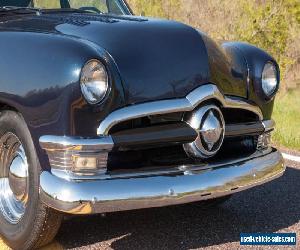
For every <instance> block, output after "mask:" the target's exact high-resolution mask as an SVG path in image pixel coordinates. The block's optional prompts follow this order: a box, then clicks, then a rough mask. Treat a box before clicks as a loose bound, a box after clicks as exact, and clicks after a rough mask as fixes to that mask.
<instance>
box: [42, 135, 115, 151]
mask: <svg viewBox="0 0 300 250" xmlns="http://www.w3.org/2000/svg"><path fill="white" fill-rule="evenodd" d="M40 145H41V147H42V148H43V149H45V150H46V151H86V152H88V151H111V149H112V148H113V146H114V142H113V140H112V138H111V136H102V137H100V136H99V137H97V138H83V137H69V136H55V135H45V136H41V138H40Z"/></svg>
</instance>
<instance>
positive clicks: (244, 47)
mask: <svg viewBox="0 0 300 250" xmlns="http://www.w3.org/2000/svg"><path fill="white" fill-rule="evenodd" d="M224 46H226V47H227V48H232V49H233V50H235V51H236V53H241V55H242V56H243V57H244V59H245V60H246V64H247V67H248V77H249V79H248V81H249V82H248V99H249V100H251V101H253V102H255V103H256V104H257V105H258V106H259V107H260V108H261V110H262V111H263V114H264V117H265V119H270V118H271V115H272V111H273V105H274V98H273V97H274V96H272V98H267V97H266V96H265V95H264V93H263V90H262V87H261V76H262V72H263V68H264V66H265V64H266V63H267V62H273V63H274V64H275V65H276V67H277V69H278V72H279V66H278V64H277V62H276V60H275V59H274V58H273V57H272V56H271V55H269V54H268V53H267V52H266V51H264V50H262V49H259V48H257V47H255V46H253V45H250V44H247V43H243V42H229V43H225V44H224Z"/></svg>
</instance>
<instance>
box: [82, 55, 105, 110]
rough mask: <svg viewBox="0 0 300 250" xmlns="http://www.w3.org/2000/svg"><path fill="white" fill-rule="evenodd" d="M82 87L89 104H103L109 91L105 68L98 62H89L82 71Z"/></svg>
mask: <svg viewBox="0 0 300 250" xmlns="http://www.w3.org/2000/svg"><path fill="white" fill-rule="evenodd" d="M80 85H81V91H82V94H83V96H84V98H85V99H86V101H87V102H88V103H90V104H97V103H99V102H101V101H102V100H103V98H104V97H105V95H106V94H107V92H108V90H109V83H108V75H107V71H106V69H105V66H104V65H103V64H102V63H101V62H100V61H98V60H91V61H89V62H87V63H86V64H85V66H84V67H83V68H82V71H81V77H80Z"/></svg>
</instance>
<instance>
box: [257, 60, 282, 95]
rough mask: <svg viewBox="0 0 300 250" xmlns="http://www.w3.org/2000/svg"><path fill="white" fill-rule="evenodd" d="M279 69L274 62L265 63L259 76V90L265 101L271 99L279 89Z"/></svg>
mask: <svg viewBox="0 0 300 250" xmlns="http://www.w3.org/2000/svg"><path fill="white" fill-rule="evenodd" d="M279 74H280V73H279V68H278V66H277V64H275V63H274V62H271V61H268V62H267V63H265V65H264V67H263V70H262V74H261V88H262V92H263V94H264V96H265V99H266V100H270V99H272V98H273V97H274V96H275V94H276V93H277V91H278V89H279V83H280V76H279Z"/></svg>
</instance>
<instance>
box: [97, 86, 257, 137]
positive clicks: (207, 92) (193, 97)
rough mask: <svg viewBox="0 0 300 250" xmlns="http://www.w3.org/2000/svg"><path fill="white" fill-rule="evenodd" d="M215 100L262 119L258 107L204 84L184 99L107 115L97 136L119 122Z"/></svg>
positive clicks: (183, 110) (131, 108) (136, 106)
mask: <svg viewBox="0 0 300 250" xmlns="http://www.w3.org/2000/svg"><path fill="white" fill-rule="evenodd" d="M210 99H215V100H218V101H219V102H220V103H221V104H222V106H223V107H227V108H238V109H245V110H249V111H251V112H253V113H256V114H257V115H258V117H259V119H260V120H262V119H263V115H262V111H261V110H260V108H259V107H258V106H255V105H252V104H250V103H248V102H246V101H245V100H242V99H238V98H232V97H225V96H224V95H223V94H222V93H221V92H220V90H219V89H218V87H217V86H216V85H214V84H206V85H203V86H200V87H199V88H197V89H195V90H193V91H192V92H191V93H189V94H188V95H187V96H186V97H185V98H181V99H170V100H161V101H154V102H147V103H141V104H136V105H132V106H128V107H125V108H121V109H118V110H116V111H114V112H112V113H111V114H109V115H108V116H107V117H106V118H105V119H104V120H103V121H102V122H101V123H100V125H99V127H98V129H97V134H98V135H108V133H109V130H110V129H111V128H112V127H113V126H115V125H116V124H118V123H120V122H124V121H127V120H131V119H136V118H140V117H144V116H149V115H158V114H168V113H175V112H185V111H192V110H194V109H195V108H196V107H197V106H198V105H199V104H200V103H202V102H204V101H207V100H210Z"/></svg>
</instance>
